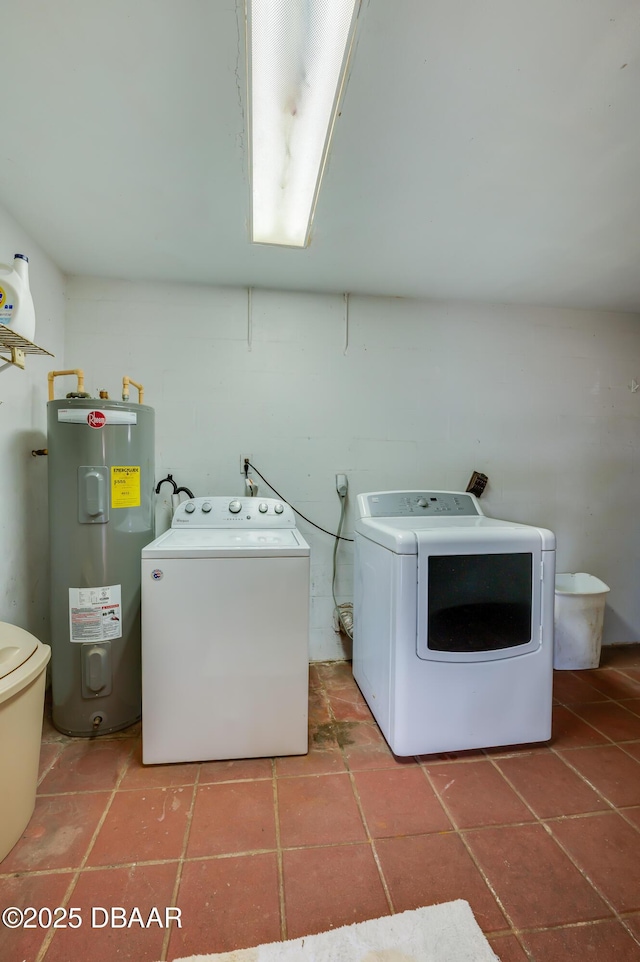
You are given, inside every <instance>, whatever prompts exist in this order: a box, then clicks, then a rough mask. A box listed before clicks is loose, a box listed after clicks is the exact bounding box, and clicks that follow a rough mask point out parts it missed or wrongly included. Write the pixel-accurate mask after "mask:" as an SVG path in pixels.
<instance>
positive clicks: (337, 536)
mask: <svg viewBox="0 0 640 962" xmlns="http://www.w3.org/2000/svg"><path fill="white" fill-rule="evenodd" d="M249 468H251V470H252V471H255V472H256V474H257V475H258V477H259V478H262V480H263V481H264V483H265V484H266V485H267V486H268V487H269V488H271V490H272V491H273V493H274V494H275V495H276V497H278V498H280V500H281V501H284V502H285V504H288V505H289V507H290V508H292V510H293V511H295V513H296V514H297V515H299V516H300V517H301V518H304V520H305V521H307V522H308V523H309V524H312V525H313V527H314V528H317V529H318V531H324V533H325V534H328V535H331V537H332V538H335V539H336V541H353V540H354V538H344V537H343V536H342V535H341V534H334V532H333V531H327V529H326V528H321V527H320V525H319V524H316V523H315V521H312V520H311V518H307V516H306V514H303V513H302V511H298V509H297V508H294V507H293V505H292V504H291V502H290V501H287V499H286V498H283V497H282V495H281V494H280V492H279V491H276V489H275V488H274V486H273V485H272V484H269V482H268V481H267V479H266V478H265V476H264V475H263V474H260V472H259V471H258V469H257V468H256V466H255V464H251V462H250V461H245V462H244V476H245V478H246V477H247V475H248V474H249Z"/></svg>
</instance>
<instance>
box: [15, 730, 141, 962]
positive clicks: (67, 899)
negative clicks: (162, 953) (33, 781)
mask: <svg viewBox="0 0 640 962" xmlns="http://www.w3.org/2000/svg"><path fill="white" fill-rule="evenodd" d="M132 755H133V745H131V747H130V748H129V752H128V753H127V756H126V759H125V763H124V764H123V766H122V769H121V771H120V773H119V775H118V777H117V779H116V784H115V785H114V787H113V788H112V790H111V795H110V797H109V799H108V801H107V803H106V805H105V808H104V811H103V812H102V815H101V816H100V819H99V820H98V824H97V825H96V827H95V829H94V832H93V835H92V836H91V838H90V840H89V844H88V845H87V848H86V851H85V853H84V856H83V857H82V859H81V860H80V865H79V866H78V868H77V869H76V870H75V872H74V878H73V881H72V882H71V884H70V885H69V887H68V889H67V891H66V893H65V896H64V898H63V900H62V905H61V907H62V908H66V907H67V905H68V904H69V902H70V901H71V896H72V895H73V893H74V892H75V888H76V885H77V884H78V881H79V879H80V876H81V875H82V872H83V869H84V868H85V866H86V864H87V861H88V859H89V856H90V854H91V852H92V851H93V847H94V845H95V843H96V839H97V838H98V835H99V834H100V831H101V829H102V826H103V825H104V823H105V821H106V818H107V815H108V814H109V811H110V809H111V806H112V804H113V800H114V798H115V796H116V792H117V791H118V786H119V785H120V783H121V782H122V780H123V778H124V777H125V774H126V772H127V769H128V768H129V766H130V764H131V758H132ZM76 794H80V793H76ZM41 797H45V798H46V797H47V796H41ZM55 934H56V933H55V929H53V928H51V929H49V931H48V932H47V934H46V935H45V937H44V939H43V942H42V945H41V946H40V951H39V952H38V954H37V956H36V957H35V959H34V962H42V960H43V959H44V958H45V956H46V954H47V952H48V951H49V947H50V945H51V943H52V941H53V938H54V936H55Z"/></svg>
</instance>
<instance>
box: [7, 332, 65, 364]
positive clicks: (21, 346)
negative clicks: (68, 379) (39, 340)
mask: <svg viewBox="0 0 640 962" xmlns="http://www.w3.org/2000/svg"><path fill="white" fill-rule="evenodd" d="M3 349H4V350H5V351H9V355H10V356H9V357H5V356H4V355H2V354H0V360H2V361H5V362H6V363H5V364H4V365H2V367H5V366H7V367H8V366H9V365H13V366H14V367H19V368H21V369H22V370H23V371H24V366H25V357H26V355H27V354H47V355H48V356H49V357H53V354H52V353H51V351H46V350H45V349H44V348H43V347H38V345H37V344H34V343H33V341H29V340H27V338H26V337H22V335H21V334H16V332H15V331H14V330H13V328H11V327H7V326H6V324H0V350H3ZM0 370H2V368H0Z"/></svg>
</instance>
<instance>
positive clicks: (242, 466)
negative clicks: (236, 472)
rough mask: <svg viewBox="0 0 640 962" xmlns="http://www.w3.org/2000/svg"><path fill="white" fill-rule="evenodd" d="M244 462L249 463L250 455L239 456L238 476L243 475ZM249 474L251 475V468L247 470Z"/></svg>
mask: <svg viewBox="0 0 640 962" xmlns="http://www.w3.org/2000/svg"><path fill="white" fill-rule="evenodd" d="M245 461H251V455H250V454H241V455H240V474H244V465H245ZM249 474H251V468H249Z"/></svg>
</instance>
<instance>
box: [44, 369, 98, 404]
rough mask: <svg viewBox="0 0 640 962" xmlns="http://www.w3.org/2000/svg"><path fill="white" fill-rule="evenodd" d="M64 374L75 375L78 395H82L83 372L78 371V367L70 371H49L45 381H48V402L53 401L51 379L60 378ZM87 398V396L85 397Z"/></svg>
mask: <svg viewBox="0 0 640 962" xmlns="http://www.w3.org/2000/svg"><path fill="white" fill-rule="evenodd" d="M65 374H75V375H76V377H77V378H78V394H81V395H84V371H82V370H80V368H79V367H77V368H73V370H70V371H49V374H48V375H47V379H48V381H49V400H50V401H53V379H54V378H56V377H62V376H63V375H65ZM87 396H88V395H87Z"/></svg>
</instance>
